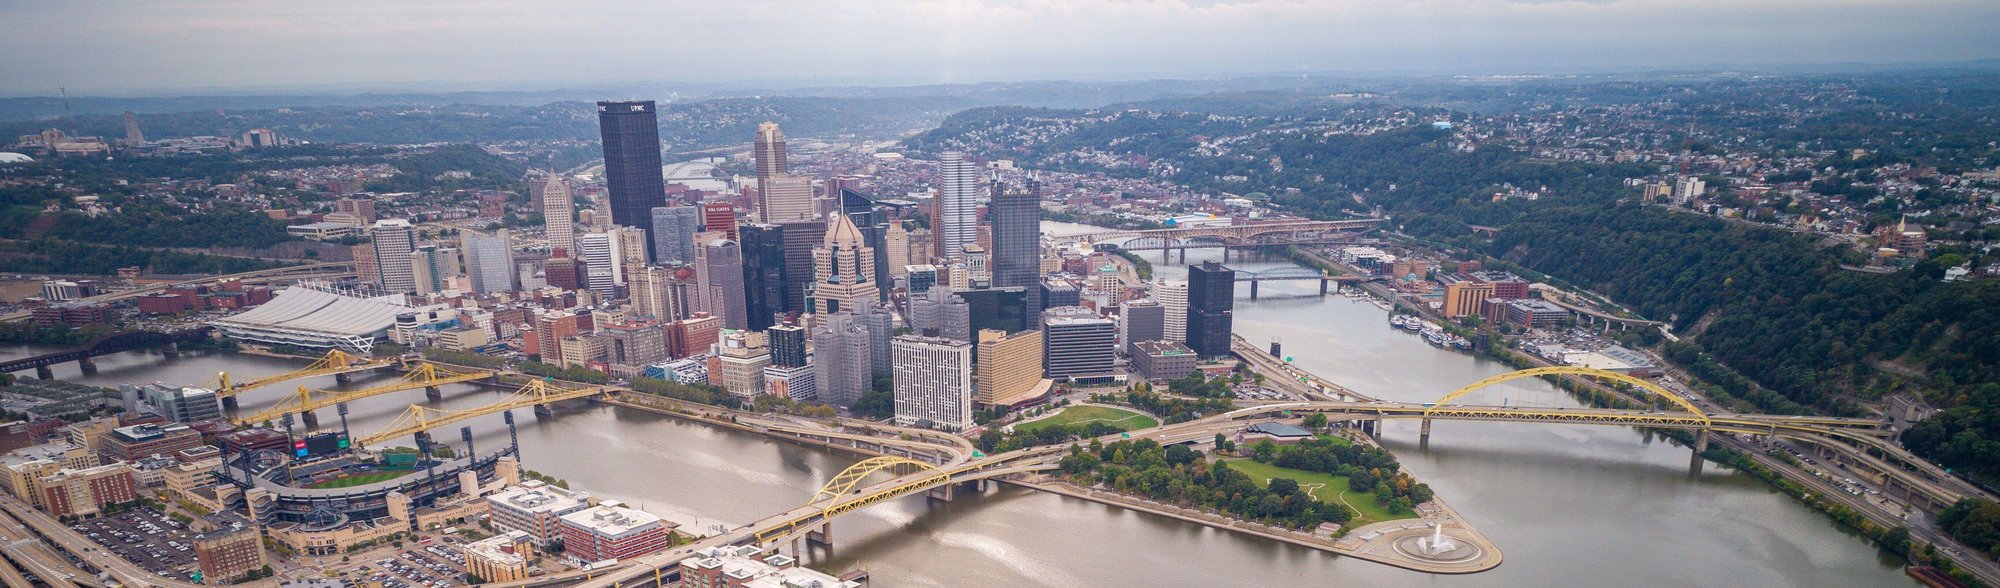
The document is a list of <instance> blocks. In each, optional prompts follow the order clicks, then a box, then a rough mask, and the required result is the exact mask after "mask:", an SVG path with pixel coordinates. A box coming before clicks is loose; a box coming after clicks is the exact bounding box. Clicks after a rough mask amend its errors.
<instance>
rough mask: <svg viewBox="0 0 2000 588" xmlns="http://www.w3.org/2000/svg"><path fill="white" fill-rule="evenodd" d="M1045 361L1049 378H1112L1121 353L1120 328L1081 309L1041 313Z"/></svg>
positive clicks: (1054, 310) (1071, 308) (1054, 309)
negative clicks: (1119, 349)
mask: <svg viewBox="0 0 2000 588" xmlns="http://www.w3.org/2000/svg"><path fill="white" fill-rule="evenodd" d="M1042 337H1043V339H1042V340H1043V341H1045V342H1046V344H1047V346H1046V347H1044V348H1043V352H1042V360H1043V364H1044V365H1045V366H1047V376H1048V377H1049V378H1050V379H1056V380H1061V379H1069V380H1072V381H1074V380H1089V379H1097V378H1104V377H1109V376H1111V375H1112V372H1113V371H1114V370H1113V368H1112V365H1113V363H1114V362H1115V361H1116V360H1115V359H1114V358H1113V355H1114V354H1115V353H1117V350H1118V325H1117V323H1115V322H1113V321H1112V320H1111V319H1108V318H1104V317H1101V316H1098V315H1097V312H1096V311H1093V310H1091V309H1089V308H1085V307H1082V306H1059V307H1056V308H1051V309H1048V310H1045V311H1042Z"/></svg>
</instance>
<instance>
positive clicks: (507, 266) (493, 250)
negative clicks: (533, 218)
mask: <svg viewBox="0 0 2000 588" xmlns="http://www.w3.org/2000/svg"><path fill="white" fill-rule="evenodd" d="M494 233H495V234H493V235H491V236H487V235H481V234H478V233H474V232H472V231H463V232H461V233H459V248H460V250H462V251H464V252H465V275H466V276H467V277H469V278H471V282H472V292H473V293H475V294H492V293H495V292H509V291H512V290H514V246H513V245H512V244H510V243H509V242H508V240H507V229H500V230H498V231H495V232H494Z"/></svg>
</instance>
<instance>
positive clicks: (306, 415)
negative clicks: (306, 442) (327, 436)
mask: <svg viewBox="0 0 2000 588" xmlns="http://www.w3.org/2000/svg"><path fill="white" fill-rule="evenodd" d="M299 419H300V420H303V421H305V422H306V430H308V431H311V430H314V429H318V428H319V415H317V414H313V411H310V410H308V411H304V412H300V413H299Z"/></svg>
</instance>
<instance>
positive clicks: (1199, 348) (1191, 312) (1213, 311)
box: [1187, 261, 1236, 357]
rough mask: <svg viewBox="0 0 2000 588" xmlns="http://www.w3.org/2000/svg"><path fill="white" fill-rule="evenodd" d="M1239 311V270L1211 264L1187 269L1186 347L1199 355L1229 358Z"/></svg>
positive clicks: (1207, 263)
mask: <svg viewBox="0 0 2000 588" xmlns="http://www.w3.org/2000/svg"><path fill="white" fill-rule="evenodd" d="M1235 308H1236V270H1232V269H1229V268H1227V267H1223V265H1222V264H1219V263H1216V262H1213V261H1209V262H1204V263H1202V264H1201V265H1191V266H1188V310H1187V323H1188V324H1187V329H1188V334H1187V346H1188V348H1189V349H1193V350H1194V352H1195V354H1196V355H1200V356H1202V357H1214V356H1220V355H1228V354H1229V341H1230V337H1229V335H1230V329H1232V328H1233V327H1234V322H1235V318H1234V316H1233V315H1234V311H1235Z"/></svg>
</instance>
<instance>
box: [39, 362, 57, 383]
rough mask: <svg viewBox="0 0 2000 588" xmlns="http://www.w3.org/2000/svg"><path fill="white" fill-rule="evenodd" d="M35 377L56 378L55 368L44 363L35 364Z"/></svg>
mask: <svg viewBox="0 0 2000 588" xmlns="http://www.w3.org/2000/svg"><path fill="white" fill-rule="evenodd" d="M35 377H36V378H40V379H43V380H53V379H56V370H55V369H54V368H50V367H49V366H45V365H38V366H35Z"/></svg>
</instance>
